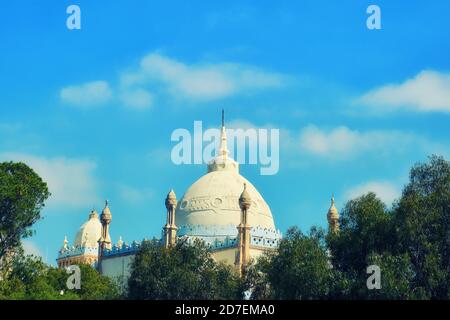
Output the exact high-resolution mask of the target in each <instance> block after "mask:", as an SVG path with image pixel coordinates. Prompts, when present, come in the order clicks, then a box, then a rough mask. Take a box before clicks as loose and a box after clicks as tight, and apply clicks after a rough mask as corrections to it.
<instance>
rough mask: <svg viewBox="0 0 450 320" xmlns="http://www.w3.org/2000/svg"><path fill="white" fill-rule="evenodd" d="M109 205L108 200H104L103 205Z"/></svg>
mask: <svg viewBox="0 0 450 320" xmlns="http://www.w3.org/2000/svg"><path fill="white" fill-rule="evenodd" d="M108 205H109V201H108V199H106V200H105V207H107V206H108Z"/></svg>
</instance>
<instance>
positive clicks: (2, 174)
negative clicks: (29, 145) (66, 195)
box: [0, 162, 50, 274]
mask: <svg viewBox="0 0 450 320" xmlns="http://www.w3.org/2000/svg"><path fill="white" fill-rule="evenodd" d="M49 196H50V193H49V191H48V188H47V184H46V183H45V182H44V181H42V179H41V178H40V177H39V176H38V175H37V174H36V173H35V172H34V171H33V170H32V169H31V168H29V167H28V166H27V165H26V164H23V163H13V162H3V163H0V274H1V272H2V271H4V270H5V269H6V268H8V266H7V263H8V260H9V259H7V258H9V257H11V256H13V255H14V254H16V253H15V251H16V250H17V249H18V248H20V247H21V239H22V238H25V237H28V236H30V235H31V234H32V231H31V229H30V228H31V226H32V225H33V224H34V223H35V222H36V221H38V220H39V219H40V217H41V216H40V212H41V209H42V208H43V207H44V202H45V200H46V199H47V198H48V197H49Z"/></svg>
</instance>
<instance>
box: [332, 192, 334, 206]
mask: <svg viewBox="0 0 450 320" xmlns="http://www.w3.org/2000/svg"><path fill="white" fill-rule="evenodd" d="M331 204H332V205H334V193H332V194H331Z"/></svg>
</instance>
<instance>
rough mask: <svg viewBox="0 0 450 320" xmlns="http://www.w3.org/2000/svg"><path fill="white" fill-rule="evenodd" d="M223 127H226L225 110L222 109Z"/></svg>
mask: <svg viewBox="0 0 450 320" xmlns="http://www.w3.org/2000/svg"><path fill="white" fill-rule="evenodd" d="M222 127H225V110H223V109H222Z"/></svg>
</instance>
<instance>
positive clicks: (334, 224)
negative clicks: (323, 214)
mask: <svg viewBox="0 0 450 320" xmlns="http://www.w3.org/2000/svg"><path fill="white" fill-rule="evenodd" d="M327 219H328V230H329V231H330V232H331V233H338V232H339V212H338V210H337V209H336V207H335V206H334V195H332V196H331V206H330V209H329V210H328V214H327Z"/></svg>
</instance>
